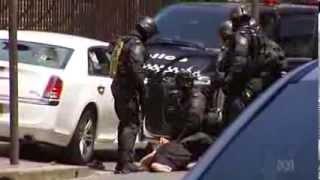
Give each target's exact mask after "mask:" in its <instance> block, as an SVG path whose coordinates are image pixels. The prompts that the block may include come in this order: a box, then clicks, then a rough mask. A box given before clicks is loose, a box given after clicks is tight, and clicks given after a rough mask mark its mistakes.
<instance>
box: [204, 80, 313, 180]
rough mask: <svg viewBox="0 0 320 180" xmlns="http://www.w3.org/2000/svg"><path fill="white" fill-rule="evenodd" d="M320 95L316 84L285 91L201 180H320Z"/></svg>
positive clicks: (233, 142) (233, 143)
mask: <svg viewBox="0 0 320 180" xmlns="http://www.w3.org/2000/svg"><path fill="white" fill-rule="evenodd" d="M317 91H318V90H317V82H316V81H311V80H310V81H301V82H299V83H292V84H290V85H288V86H287V87H285V89H283V90H282V91H281V93H280V94H279V95H278V96H276V97H274V98H275V99H273V100H272V101H271V102H270V103H269V104H268V105H267V107H266V108H264V109H263V110H262V111H260V112H259V113H258V114H257V115H256V116H255V117H254V118H253V120H252V121H251V122H250V124H248V125H247V126H246V127H244V128H243V129H242V131H240V133H239V134H238V135H237V136H236V137H235V138H234V139H233V140H232V141H231V142H230V144H228V146H226V147H225V149H224V151H223V152H222V153H221V154H220V155H219V156H218V157H217V159H216V160H215V161H214V162H213V163H212V162H211V164H210V165H209V166H208V167H207V169H206V171H205V172H206V173H205V174H203V175H202V176H201V178H200V179H208V180H211V179H217V180H220V179H247V180H253V179H268V180H280V179H281V180H300V179H316V178H315V177H316V176H317V167H318V165H317V154H318V153H317V147H316V144H317V138H318V137H317V136H318V135H317V132H318V131H317V130H318V125H317V123H318V122H317V120H318V118H317V111H316V107H317V103H318V102H317V99H318V95H317Z"/></svg>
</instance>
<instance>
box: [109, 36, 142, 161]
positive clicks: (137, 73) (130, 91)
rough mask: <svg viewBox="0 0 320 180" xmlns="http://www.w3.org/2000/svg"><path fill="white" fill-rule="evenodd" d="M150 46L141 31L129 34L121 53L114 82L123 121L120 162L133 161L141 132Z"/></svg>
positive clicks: (121, 124)
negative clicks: (144, 69)
mask: <svg viewBox="0 0 320 180" xmlns="http://www.w3.org/2000/svg"><path fill="white" fill-rule="evenodd" d="M146 57H147V52H146V49H145V47H144V45H143V43H142V41H141V40H140V37H139V34H138V33H134V34H132V35H130V36H128V37H127V40H126V43H125V44H124V47H123V51H122V53H121V55H120V60H119V61H120V62H121V63H120V64H119V66H118V71H117V75H116V77H115V78H114V81H113V83H112V86H111V87H112V93H113V96H114V99H115V110H116V113H117V115H118V118H119V120H120V123H119V126H118V146H119V148H118V152H119V162H121V163H122V164H124V163H126V162H132V161H133V152H132V151H133V148H134V143H135V140H136V137H137V133H138V131H139V122H140V120H139V107H140V102H139V100H140V99H141V98H143V94H144V93H143V92H144V87H143V81H144V75H143V69H142V66H143V63H144V61H145V59H146Z"/></svg>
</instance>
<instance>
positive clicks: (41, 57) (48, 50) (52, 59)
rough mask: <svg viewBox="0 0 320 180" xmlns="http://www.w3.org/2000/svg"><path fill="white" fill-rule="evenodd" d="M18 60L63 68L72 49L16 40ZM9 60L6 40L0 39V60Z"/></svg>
mask: <svg viewBox="0 0 320 180" xmlns="http://www.w3.org/2000/svg"><path fill="white" fill-rule="evenodd" d="M17 47H18V62H19V63H25V64H32V65H38V66H44V67H50V68H57V69H63V68H64V67H65V65H66V64H67V62H68V60H69V58H70V56H71V54H72V52H73V50H72V49H69V48H64V47H58V46H52V45H48V44H41V43H33V42H18V45H17ZM8 60H9V43H8V40H0V61H8Z"/></svg>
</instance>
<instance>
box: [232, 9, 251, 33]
mask: <svg viewBox="0 0 320 180" xmlns="http://www.w3.org/2000/svg"><path fill="white" fill-rule="evenodd" d="M250 19H251V16H250V14H249V11H248V9H247V8H246V7H245V6H244V5H240V6H238V7H236V8H234V9H233V10H232V11H231V13H230V20H231V21H232V24H233V30H234V31H236V30H237V29H238V28H239V27H240V26H242V25H248V24H249V21H250Z"/></svg>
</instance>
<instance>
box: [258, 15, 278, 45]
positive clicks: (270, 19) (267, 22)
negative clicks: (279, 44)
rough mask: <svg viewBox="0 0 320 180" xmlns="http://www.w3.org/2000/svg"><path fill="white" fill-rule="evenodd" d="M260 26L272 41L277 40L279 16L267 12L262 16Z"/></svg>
mask: <svg viewBox="0 0 320 180" xmlns="http://www.w3.org/2000/svg"><path fill="white" fill-rule="evenodd" d="M260 25H261V27H262V29H263V32H264V33H265V34H266V35H267V36H268V37H269V38H271V39H275V38H276V37H275V34H276V26H277V16H276V14H275V13H272V12H267V13H262V14H261V15H260Z"/></svg>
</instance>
